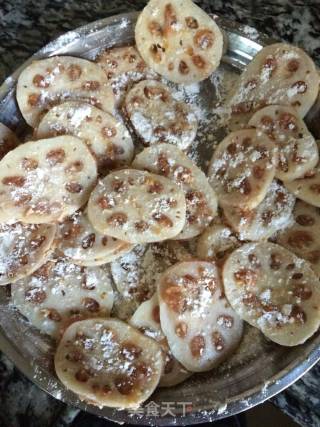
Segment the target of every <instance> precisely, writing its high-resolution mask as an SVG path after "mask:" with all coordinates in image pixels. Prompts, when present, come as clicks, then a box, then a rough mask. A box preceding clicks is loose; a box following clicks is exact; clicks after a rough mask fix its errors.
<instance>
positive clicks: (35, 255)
mask: <svg viewBox="0 0 320 427" xmlns="http://www.w3.org/2000/svg"><path fill="white" fill-rule="evenodd" d="M55 233H56V226H55V225H47V224H40V225H34V224H22V223H20V222H17V223H15V224H1V225H0V285H7V284H8V283H14V282H16V281H17V280H19V279H22V278H24V277H26V276H28V275H29V274H31V273H33V272H34V271H35V270H37V269H38V268H39V267H40V266H41V265H42V264H44V263H45V261H46V260H47V258H48V257H49V255H50V254H51V251H52V249H53V247H54V238H55Z"/></svg>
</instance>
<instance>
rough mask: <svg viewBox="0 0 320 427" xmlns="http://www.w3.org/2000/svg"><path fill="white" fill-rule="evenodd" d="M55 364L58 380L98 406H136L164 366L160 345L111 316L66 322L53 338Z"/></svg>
mask: <svg viewBox="0 0 320 427" xmlns="http://www.w3.org/2000/svg"><path fill="white" fill-rule="evenodd" d="M54 364H55V369H56V373H57V376H58V378H59V379H60V381H61V382H62V383H63V384H64V386H65V387H66V388H67V389H69V390H72V391H73V392H74V393H76V394H77V395H78V396H79V398H80V399H81V400H84V401H87V402H88V403H90V404H93V405H97V406H99V407H103V406H109V407H113V408H120V409H124V408H137V407H139V405H140V404H141V403H143V402H144V401H145V400H146V399H148V397H149V396H151V394H152V393H153V391H154V390H155V388H156V387H157V385H158V383H159V380H160V377H161V375H162V371H163V368H164V358H163V355H162V350H161V347H160V345H159V344H158V343H157V342H156V341H154V340H153V339H151V338H148V337H146V336H145V335H143V334H141V333H140V332H139V331H137V330H136V329H135V328H133V327H132V326H129V325H127V324H126V323H124V322H122V321H121V320H115V319H105V320H104V319H90V320H83V321H80V322H76V323H74V324H72V325H71V326H70V327H69V328H68V329H67V330H66V331H65V334H64V336H63V338H62V340H61V341H60V343H59V346H58V348H57V351H56V354H55V358H54Z"/></svg>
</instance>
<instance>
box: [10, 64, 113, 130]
mask: <svg viewBox="0 0 320 427" xmlns="http://www.w3.org/2000/svg"><path fill="white" fill-rule="evenodd" d="M67 100H73V101H75V100H81V101H84V102H87V103H89V104H92V105H94V106H96V107H98V108H101V110H103V111H107V112H109V113H111V114H112V113H113V111H114V102H115V100H114V94H113V92H112V88H111V87H110V86H109V85H108V81H107V78H106V76H105V74H104V72H103V71H102V70H101V68H100V67H99V66H98V65H97V64H94V63H93V62H91V61H87V60H85V59H80V58H75V57H72V56H53V57H51V58H46V59H40V60H38V61H34V62H32V63H31V64H30V65H28V66H27V67H26V68H25V69H24V70H23V71H22V73H21V74H20V76H19V79H18V83H17V101H18V105H19V108H20V111H21V114H22V115H23V117H24V119H25V121H26V122H27V123H28V124H29V125H30V126H31V127H36V126H37V124H38V123H39V121H40V119H41V115H42V114H43V113H44V112H45V111H47V110H48V109H50V108H51V107H52V106H53V105H56V104H60V103H61V102H64V101H67Z"/></svg>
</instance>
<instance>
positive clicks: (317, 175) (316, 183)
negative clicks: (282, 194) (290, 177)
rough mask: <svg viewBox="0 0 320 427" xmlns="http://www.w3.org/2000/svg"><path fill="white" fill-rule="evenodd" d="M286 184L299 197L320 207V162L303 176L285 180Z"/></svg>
mask: <svg viewBox="0 0 320 427" xmlns="http://www.w3.org/2000/svg"><path fill="white" fill-rule="evenodd" d="M284 184H285V186H286V188H287V189H288V190H289V191H290V192H291V193H292V194H294V195H295V196H296V197H297V198H298V199H301V200H303V201H305V202H307V203H309V204H310V205H313V206H317V207H320V163H318V164H317V166H316V167H315V168H314V169H312V170H310V171H309V172H307V173H306V174H305V176H304V177H303V178H298V179H295V180H294V181H290V182H285V183H284Z"/></svg>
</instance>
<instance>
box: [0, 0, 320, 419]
mask: <svg viewBox="0 0 320 427" xmlns="http://www.w3.org/2000/svg"><path fill="white" fill-rule="evenodd" d="M144 3H145V2H144V1H140V0H81V1H80V0H0V82H2V81H3V80H4V79H5V77H6V76H8V75H9V74H10V73H11V72H12V71H13V70H15V69H16V68H17V67H18V66H19V65H20V64H21V63H22V62H23V61H24V60H25V59H27V58H28V57H29V56H30V55H31V54H32V53H34V52H35V51H37V50H38V49H39V48H40V47H42V46H43V45H44V44H46V43H48V42H49V41H50V40H52V39H53V38H55V37H56V36H58V35H60V34H61V33H64V32H66V31H68V30H70V29H74V28H76V27H79V26H81V25H84V24H86V23H88V22H92V21H95V20H97V19H101V18H105V17H107V16H110V15H114V14H117V13H122V12H127V11H132V10H139V9H141V8H142V7H143V5H144ZM197 3H199V4H200V5H201V6H202V7H203V8H204V9H205V10H207V11H209V12H214V13H217V14H221V15H224V16H226V17H228V18H229V19H233V20H236V21H238V22H241V23H243V24H248V25H251V26H253V27H256V28H257V29H258V30H260V31H263V32H265V33H267V34H268V35H270V36H272V37H274V38H278V39H283V40H286V41H288V42H292V43H295V44H297V45H299V46H301V47H303V48H304V49H306V50H307V51H308V52H309V53H310V54H311V56H312V57H313V58H314V59H315V61H316V62H317V64H318V65H319V66H320V0H315V1H303V0H277V1H276V0H256V1H255V0H251V1H250V0H247V1H242V0H233V1H229V0H212V1H210V0H203V1H198V2H197ZM319 383H320V365H317V366H316V367H314V368H313V369H312V370H311V371H310V372H309V373H307V374H306V375H305V376H304V377H303V378H302V379H301V380H300V381H298V382H297V383H296V384H294V385H293V386H291V387H290V388H289V389H288V390H287V391H285V392H283V393H281V394H280V395H278V396H277V397H275V398H273V399H272V401H273V403H275V404H276V405H277V406H279V407H280V408H281V409H282V410H283V411H284V412H286V413H287V414H289V415H290V416H292V417H293V418H294V419H295V420H296V422H298V423H299V424H300V425H302V426H308V427H313V426H314V427H319V426H320V394H319ZM0 425H1V426H3V427H18V426H19V427H20V426H29V427H38V426H39V427H46V426H50V427H53V426H54V427H62V426H71V425H72V426H75V425H76V426H77V427H79V426H82V425H83V426H88V425H90V426H91V427H98V426H99V427H100V426H102V425H105V423H104V421H101V420H99V419H98V418H94V417H92V416H89V415H85V414H81V413H80V414H79V411H77V410H75V409H72V408H68V407H66V406H65V405H64V404H62V403H60V402H58V401H57V400H55V399H53V398H51V397H50V396H48V395H47V394H45V393H44V392H42V391H41V390H40V389H38V388H37V387H36V386H34V385H33V384H32V383H30V382H29V381H28V380H27V379H26V378H24V377H23V376H22V375H21V374H20V373H19V372H18V371H17V370H16V369H15V368H14V366H13V365H12V363H11V362H10V361H9V360H8V359H7V358H6V357H5V356H4V355H1V354H0ZM224 425H226V424H224ZM228 425H235V424H233V423H231V421H230V423H229V424H228Z"/></svg>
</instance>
